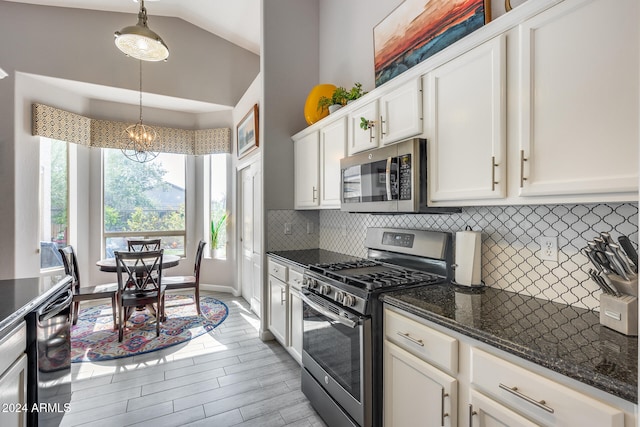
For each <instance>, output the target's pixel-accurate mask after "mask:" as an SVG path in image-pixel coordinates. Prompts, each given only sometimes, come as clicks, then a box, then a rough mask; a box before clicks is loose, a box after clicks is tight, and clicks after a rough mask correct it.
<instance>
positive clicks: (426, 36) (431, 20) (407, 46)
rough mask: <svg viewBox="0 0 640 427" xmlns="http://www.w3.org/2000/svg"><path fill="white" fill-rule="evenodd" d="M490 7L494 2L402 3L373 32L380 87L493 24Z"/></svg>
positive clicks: (443, 0) (422, 0)
mask: <svg viewBox="0 0 640 427" xmlns="http://www.w3.org/2000/svg"><path fill="white" fill-rule="evenodd" d="M494 1H498V0H494ZM490 3H491V1H490V0H405V1H404V2H402V3H401V4H400V5H399V6H398V7H396V8H395V9H394V10H393V11H392V12H391V13H390V14H389V15H388V16H387V17H386V18H384V19H383V20H382V22H380V23H379V24H378V25H376V26H375V27H374V28H373V50H374V54H373V55H374V68H375V83H376V87H377V86H380V85H381V84H383V83H385V82H387V81H389V80H391V79H392V78H394V77H396V76H398V75H400V74H402V73H403V72H405V71H406V70H408V69H409V68H411V67H413V66H415V65H417V64H419V63H420V62H422V61H424V60H425V59H427V58H428V57H430V56H432V55H434V54H436V53H437V52H439V51H441V50H442V49H444V48H446V47H447V46H449V45H451V44H452V43H455V42H456V41H458V40H460V39H461V38H463V37H464V36H466V35H467V34H470V33H472V32H473V31H475V30H477V29H478V28H480V27H482V26H483V25H484V24H486V23H487V22H489V21H490V20H491V4H490Z"/></svg>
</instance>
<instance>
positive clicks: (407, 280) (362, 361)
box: [301, 228, 452, 427]
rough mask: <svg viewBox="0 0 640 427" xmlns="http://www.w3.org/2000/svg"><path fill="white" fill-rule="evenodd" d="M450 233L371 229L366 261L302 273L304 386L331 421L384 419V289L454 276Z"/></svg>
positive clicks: (333, 423) (334, 426)
mask: <svg viewBox="0 0 640 427" xmlns="http://www.w3.org/2000/svg"><path fill="white" fill-rule="evenodd" d="M451 240H452V239H451V234H450V233H445V232H437V231H427V230H405V229H393V228H370V229H368V230H367V236H366V246H367V248H368V254H367V259H361V260H356V261H353V262H345V263H333V264H319V265H313V266H310V267H309V268H308V269H306V270H305V272H304V277H303V285H302V291H301V294H302V301H303V319H304V320H303V344H302V346H303V351H302V364H303V367H304V368H303V370H302V391H303V392H304V394H305V395H306V396H307V397H308V399H309V400H310V401H311V404H312V405H313V406H314V408H315V409H316V410H317V411H318V413H319V414H320V416H321V417H322V418H323V419H324V420H325V421H326V422H327V424H328V425H330V426H332V427H339V426H366V427H368V426H378V425H381V424H382V339H383V325H382V320H383V319H382V303H381V302H380V300H379V297H380V295H381V294H382V293H383V292H388V291H392V290H398V289H403V288H407V287H413V286H422V285H428V284H435V283H441V282H443V281H446V280H449V279H450V278H451V261H452V248H451V246H452V243H451Z"/></svg>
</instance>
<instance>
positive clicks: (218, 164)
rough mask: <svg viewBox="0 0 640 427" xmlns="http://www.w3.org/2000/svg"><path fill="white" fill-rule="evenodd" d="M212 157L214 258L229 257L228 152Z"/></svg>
mask: <svg viewBox="0 0 640 427" xmlns="http://www.w3.org/2000/svg"><path fill="white" fill-rule="evenodd" d="M210 158H211V165H210V166H211V169H210V170H211V174H210V175H211V185H210V189H211V194H210V199H211V207H210V215H211V218H210V221H211V236H210V237H211V248H212V251H211V253H212V256H213V257H214V258H221V259H225V258H226V257H227V215H228V214H227V159H228V158H229V155H228V154H212V155H211V156H210Z"/></svg>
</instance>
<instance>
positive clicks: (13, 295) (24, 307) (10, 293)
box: [0, 275, 71, 335]
mask: <svg viewBox="0 0 640 427" xmlns="http://www.w3.org/2000/svg"><path fill="white" fill-rule="evenodd" d="M70 281H71V277H69V276H65V275H59V276H44V277H31V278H25V279H6V280H0V335H1V334H3V333H5V332H6V331H5V330H6V329H8V328H9V327H11V326H12V325H13V324H15V323H16V322H17V321H19V320H20V319H22V318H24V316H25V315H27V313H29V312H30V311H32V310H33V309H34V308H36V307H38V306H39V305H41V304H42V303H43V302H44V301H46V299H47V298H49V297H50V296H51V295H54V294H55V293H56V292H58V291H59V290H60V289H62V288H63V287H64V286H66V285H67V284H68V283H69V282H70Z"/></svg>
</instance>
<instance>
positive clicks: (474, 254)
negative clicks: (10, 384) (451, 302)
mask: <svg viewBox="0 0 640 427" xmlns="http://www.w3.org/2000/svg"><path fill="white" fill-rule="evenodd" d="M481 234H482V232H481V231H473V229H472V228H471V226H470V225H468V224H467V225H466V226H465V228H464V231H459V232H457V233H456V239H455V240H456V246H455V259H454V263H453V264H452V265H451V268H452V269H453V270H454V274H453V277H452V280H451V283H452V284H453V285H455V286H456V287H459V288H467V289H468V288H482V287H484V286H485V283H484V281H483V280H482V275H481V274H482V273H481V271H482V266H481V257H482V255H481ZM461 259H462V260H464V265H462V264H461V263H460V260H461ZM458 269H460V270H459V271H458ZM458 276H459V277H458Z"/></svg>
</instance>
